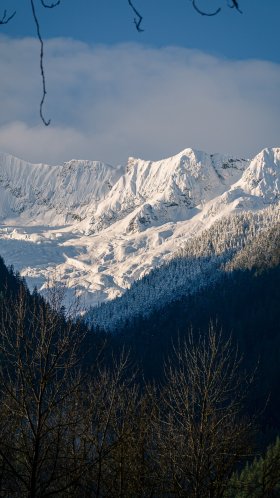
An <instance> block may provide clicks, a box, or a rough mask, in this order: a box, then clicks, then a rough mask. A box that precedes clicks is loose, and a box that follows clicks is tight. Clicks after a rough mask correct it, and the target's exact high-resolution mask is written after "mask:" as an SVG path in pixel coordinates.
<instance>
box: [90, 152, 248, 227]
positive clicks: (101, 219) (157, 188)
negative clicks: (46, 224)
mask: <svg viewBox="0 0 280 498" xmlns="http://www.w3.org/2000/svg"><path fill="white" fill-rule="evenodd" d="M247 165H248V162H247V161H246V160H244V159H242V160H240V159H233V158H231V157H229V156H222V155H220V154H213V155H209V154H206V153H204V152H198V151H194V150H192V149H186V150H184V151H182V152H180V153H179V154H177V155H176V156H174V157H170V158H167V159H163V160H161V161H157V162H152V161H144V160H141V159H134V158H129V160H128V164H127V167H126V173H125V174H124V175H123V176H121V177H120V179H119V180H118V182H117V183H116V184H115V185H114V187H113V188H112V190H111V191H110V193H109V194H108V196H107V197H106V198H105V199H104V201H103V202H101V203H100V204H99V206H98V208H97V210H96V212H95V214H94V216H93V217H90V218H89V219H88V222H87V223H85V229H86V230H87V232H88V233H97V232H100V231H101V230H104V228H107V227H108V226H111V225H112V224H114V223H116V222H117V221H120V220H121V219H123V218H126V217H127V224H126V227H125V231H126V233H133V232H136V231H143V230H145V229H146V228H148V227H151V226H159V225H162V224H164V223H167V222H170V221H174V222H176V221H180V220H184V219H186V217H188V216H189V209H193V208H195V207H197V206H199V205H201V204H202V203H205V202H207V201H209V200H210V199H213V198H214V197H216V196H217V195H219V194H221V193H223V192H224V191H225V190H226V188H227V187H228V186H230V185H231V184H232V183H234V182H235V181H236V180H238V179H239V178H240V176H241V174H242V172H243V171H244V169H245V168H246V166H247ZM130 214H131V216H128V215H130Z"/></svg>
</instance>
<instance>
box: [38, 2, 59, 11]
mask: <svg viewBox="0 0 280 498" xmlns="http://www.w3.org/2000/svg"><path fill="white" fill-rule="evenodd" d="M41 4H42V5H43V7H45V8H46V9H53V8H54V7H57V6H58V5H59V4H60V0H57V2H55V3H51V4H50V5H48V4H47V3H46V2H44V0H41Z"/></svg>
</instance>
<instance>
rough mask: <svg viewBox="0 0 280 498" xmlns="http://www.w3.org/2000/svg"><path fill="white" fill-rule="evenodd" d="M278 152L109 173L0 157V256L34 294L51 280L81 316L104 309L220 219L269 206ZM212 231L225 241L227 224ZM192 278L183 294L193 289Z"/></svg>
mask: <svg viewBox="0 0 280 498" xmlns="http://www.w3.org/2000/svg"><path fill="white" fill-rule="evenodd" d="M279 151H280V149H265V150H264V151H262V152H261V153H260V154H259V155H258V156H256V157H255V158H254V159H253V160H252V161H251V162H250V161H247V160H244V159H236V158H232V157H229V156H224V155H220V154H213V155H209V154H206V153H204V152H198V151H194V150H192V149H185V150H184V151H182V152H181V153H179V154H177V155H176V156H173V157H171V158H167V159H164V160H161V161H156V162H151V161H144V160H140V159H133V158H130V159H129V160H128V164H127V165H126V167H118V168H113V167H111V166H108V165H106V164H104V163H101V162H94V161H76V160H73V161H70V162H67V163H65V164H63V165H60V166H48V165H43V164H37V165H32V164H30V163H26V162H24V161H22V160H19V159H16V158H14V157H12V156H9V155H7V154H0V223H1V225H0V255H2V256H3V258H4V259H5V261H6V263H7V264H13V265H14V266H15V269H17V270H19V271H20V272H21V274H22V275H24V276H25V277H26V278H27V282H28V283H29V285H30V286H34V285H36V286H37V287H38V288H39V289H40V290H41V291H44V287H45V285H46V282H47V281H48V280H49V279H52V278H54V279H58V280H59V281H61V282H62V283H64V284H65V286H66V288H67V289H68V290H67V292H68V295H69V298H70V299H71V298H72V296H73V293H76V294H78V295H80V296H81V297H82V299H83V304H84V306H85V308H87V307H88V306H89V305H96V304H99V303H102V302H104V301H107V300H110V299H113V298H115V297H117V296H121V295H122V294H123V293H124V291H125V290H126V289H128V288H129V287H130V286H131V285H132V284H133V282H135V281H137V280H139V279H141V278H143V277H145V276H146V275H148V274H149V273H150V271H151V270H152V269H154V268H158V267H160V266H161V265H163V264H165V263H166V262H168V261H170V260H172V259H174V258H177V257H178V254H179V253H180V251H181V252H182V251H183V252H184V251H185V250H186V247H187V246H188V244H189V241H194V240H195V239H197V241H198V240H201V239H199V237H200V235H201V234H202V233H207V232H208V231H209V230H211V227H212V225H213V224H215V223H216V222H218V221H219V220H220V219H221V220H223V219H225V220H227V219H228V220H229V219H230V218H228V217H230V216H231V214H234V213H242V212H246V211H247V212H252V213H254V212H256V211H258V212H261V211H262V210H264V208H265V207H267V206H270V205H271V206H276V204H277V202H278V200H279V184H280V152H279ZM265 216H266V215H265ZM265 216H263V218H265ZM263 218H262V219H263ZM256 223H257V222H256ZM262 223H263V226H264V225H265V221H264V222H262ZM222 225H223V226H222V228H221V230H223V232H224V234H225V238H226V240H230V237H228V236H227V233H229V234H230V231H231V230H232V223H231V222H230V221H225V222H222ZM256 226H258V224H257V225H256ZM209 233H211V232H209ZM201 243H202V242H201ZM209 244H210V245H211V241H210V242H209ZM193 247H196V250H197V251H198V252H199V251H200V250H199V248H198V245H197V244H194V246H193ZM201 256H202V257H204V255H202V254H201ZM193 257H195V255H193ZM196 264H197V263H196ZM215 264H216V263H215ZM193 268H194V267H193ZM215 268H216V266H215V265H214V266H213V265H212V266H211V265H210V266H208V270H207V271H209V272H210V273H213V272H215ZM197 271H199V268H198V269H196V270H193V274H192V275H193V276H192V277H191V278H190V280H189V286H190V287H191V286H193V283H194V282H195V281H200V279H197ZM203 271H204V270H203ZM183 277H184V275H182V278H183ZM171 279H172V278H171ZM173 281H174V282H176V278H175V280H174V278H173ZM171 287H172V286H171ZM172 288H173V287H172ZM183 288H184V285H183V287H182V289H183ZM163 291H164V288H163ZM170 292H171V291H170ZM170 292H167V293H166V295H171V294H170ZM159 294H160V293H159Z"/></svg>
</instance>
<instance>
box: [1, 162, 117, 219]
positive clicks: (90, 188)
mask: <svg viewBox="0 0 280 498" xmlns="http://www.w3.org/2000/svg"><path fill="white" fill-rule="evenodd" d="M120 175H121V170H120V168H113V167H112V166H109V165H106V164H104V163H101V162H97V161H76V160H73V161H69V162H67V163H64V164H63V165H61V166H48V165H46V164H30V163H27V162H25V161H22V160H20V159H17V158H15V157H13V156H11V155H8V154H3V153H0V220H1V219H2V220H3V221H5V222H8V223H10V224H20V225H21V224H30V223H32V224H36V225H39V224H52V225H54V226H55V225H64V224H66V223H67V224H69V223H73V221H74V220H80V219H82V218H83V217H85V215H88V207H89V204H90V205H91V208H92V209H94V206H96V204H97V203H98V202H99V201H100V200H102V199H103V198H104V197H105V196H106V194H107V193H108V192H109V190H110V189H111V188H112V185H113V184H114V183H115V182H116V180H117V179H118V178H119V176H120Z"/></svg>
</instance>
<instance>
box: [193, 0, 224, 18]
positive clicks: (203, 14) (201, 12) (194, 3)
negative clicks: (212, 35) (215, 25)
mask: <svg viewBox="0 0 280 498" xmlns="http://www.w3.org/2000/svg"><path fill="white" fill-rule="evenodd" d="M192 4H193V8H194V9H195V10H196V12H198V13H199V14H200V15H201V16H207V17H212V16H216V15H217V14H219V12H221V10H222V9H221V7H219V8H218V9H217V10H215V11H214V12H204V11H203V10H200V9H199V8H198V7H197V5H196V0H192Z"/></svg>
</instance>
